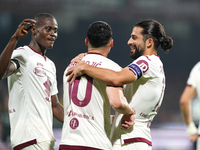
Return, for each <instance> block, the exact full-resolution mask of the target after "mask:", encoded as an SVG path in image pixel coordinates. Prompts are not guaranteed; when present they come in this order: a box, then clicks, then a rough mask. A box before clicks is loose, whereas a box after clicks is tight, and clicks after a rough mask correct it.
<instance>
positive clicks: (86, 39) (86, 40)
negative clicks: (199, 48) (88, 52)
mask: <svg viewBox="0 0 200 150" xmlns="http://www.w3.org/2000/svg"><path fill="white" fill-rule="evenodd" d="M85 45H87V46H88V38H85Z"/></svg>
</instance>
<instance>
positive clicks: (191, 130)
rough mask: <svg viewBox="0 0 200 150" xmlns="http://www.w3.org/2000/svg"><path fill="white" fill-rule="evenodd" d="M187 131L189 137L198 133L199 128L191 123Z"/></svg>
mask: <svg viewBox="0 0 200 150" xmlns="http://www.w3.org/2000/svg"><path fill="white" fill-rule="evenodd" d="M186 131H187V135H188V136H191V135H194V134H197V133H198V132H197V131H198V130H197V127H196V126H195V124H194V122H191V123H190V124H189V125H187V128H186Z"/></svg>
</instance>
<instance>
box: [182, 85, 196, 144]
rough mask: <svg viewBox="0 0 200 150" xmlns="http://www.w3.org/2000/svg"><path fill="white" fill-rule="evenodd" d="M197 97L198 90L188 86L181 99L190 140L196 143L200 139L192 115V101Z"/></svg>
mask: <svg viewBox="0 0 200 150" xmlns="http://www.w3.org/2000/svg"><path fill="white" fill-rule="evenodd" d="M195 95H196V89H195V88H194V87H192V86H186V87H185V90H184V91H183V93H182V95H181V98H180V108H181V112H182V116H183V119H184V121H185V123H186V126H187V133H188V138H189V139H190V140H191V141H196V140H197V137H198V135H197V128H196V126H195V125H194V122H193V119H192V115H191V101H192V99H193V97H194V96H195Z"/></svg>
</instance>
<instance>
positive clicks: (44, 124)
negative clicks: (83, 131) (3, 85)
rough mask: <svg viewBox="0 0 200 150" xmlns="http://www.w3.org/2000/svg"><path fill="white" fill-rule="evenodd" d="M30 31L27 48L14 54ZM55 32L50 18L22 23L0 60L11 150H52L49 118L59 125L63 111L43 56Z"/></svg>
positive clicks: (49, 64)
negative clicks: (4, 81) (6, 82)
mask: <svg viewBox="0 0 200 150" xmlns="http://www.w3.org/2000/svg"><path fill="white" fill-rule="evenodd" d="M30 30H31V31H32V37H31V41H30V44H29V45H25V46H23V47H18V48H17V49H15V50H14V48H15V45H16V44H17V42H18V40H19V39H20V38H21V37H23V36H25V35H26V34H28V32H29V31H30ZM57 30H58V24H57V21H56V19H55V17H54V16H52V15H51V14H48V13H41V14H38V15H36V16H35V17H34V20H33V19H25V20H24V21H23V22H22V23H21V24H20V25H19V26H18V29H17V30H16V32H15V33H14V35H13V36H12V37H11V39H10V41H9V43H8V44H7V46H6V48H5V49H4V51H3V52H2V54H1V56H0V68H1V71H0V78H1V79H3V78H5V77H8V89H9V118H10V125H11V135H10V137H11V146H12V147H13V149H14V150H19V149H20V150H21V149H22V150H36V149H37V150H52V149H54V148H53V147H54V142H55V139H54V136H53V130H52V125H53V116H54V117H56V118H57V119H58V120H59V121H61V122H63V118H64V117H63V116H64V114H63V113H64V110H63V107H62V106H61V105H60V103H59V100H58V97H57V93H58V90H57V81H56V68H55V65H54V63H53V62H52V61H51V60H50V59H49V58H47V57H46V56H45V52H46V50H47V48H52V47H53V44H54V41H55V40H56V38H57Z"/></svg>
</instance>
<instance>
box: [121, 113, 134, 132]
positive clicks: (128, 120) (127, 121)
mask: <svg viewBox="0 0 200 150" xmlns="http://www.w3.org/2000/svg"><path fill="white" fill-rule="evenodd" d="M134 124H135V113H134V114H132V115H123V117H122V119H121V129H123V130H127V129H129V128H130V127H131V126H133V125H134Z"/></svg>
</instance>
